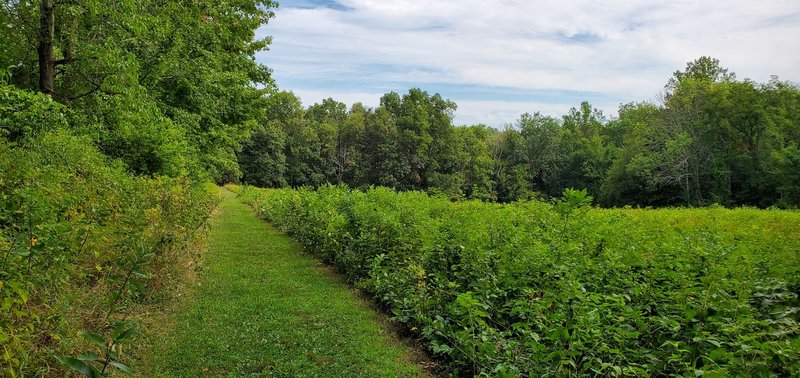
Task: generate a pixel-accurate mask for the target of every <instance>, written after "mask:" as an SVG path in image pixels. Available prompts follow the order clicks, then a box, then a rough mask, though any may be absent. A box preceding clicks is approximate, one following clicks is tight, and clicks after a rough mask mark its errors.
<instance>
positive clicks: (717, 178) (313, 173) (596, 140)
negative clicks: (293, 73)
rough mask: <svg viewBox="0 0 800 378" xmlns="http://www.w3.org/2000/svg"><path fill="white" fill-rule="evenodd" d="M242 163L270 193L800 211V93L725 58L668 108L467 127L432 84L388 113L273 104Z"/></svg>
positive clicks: (696, 69) (700, 63)
mask: <svg viewBox="0 0 800 378" xmlns="http://www.w3.org/2000/svg"><path fill="white" fill-rule="evenodd" d="M267 102H268V104H267V105H266V112H267V118H268V119H269V121H268V122H266V123H263V124H260V125H259V126H258V127H257V128H256V129H255V131H254V132H253V134H252V136H251V138H250V139H249V140H248V141H247V142H245V143H244V147H243V149H242V151H241V153H240V154H239V163H240V165H241V169H242V172H243V179H242V180H243V182H244V183H248V184H252V185H256V186H261V187H299V186H312V187H317V186H319V185H322V184H324V183H333V184H341V183H344V184H347V185H349V186H351V187H360V188H364V187H368V186H386V187H391V188H395V189H398V190H425V191H428V192H430V193H440V194H443V195H445V196H448V197H450V198H453V199H458V198H470V199H481V200H489V201H501V202H510V201H514V200H518V199H526V198H532V197H533V198H536V197H538V198H554V197H558V196H559V195H560V194H561V193H562V191H563V190H564V189H566V188H587V189H588V191H589V193H590V194H591V195H593V196H594V197H595V198H597V200H598V202H599V204H600V205H602V206H607V207H612V206H625V205H632V206H705V205H711V204H720V205H723V206H728V207H734V206H757V207H762V208H763V207H769V206H779V207H797V206H798V205H800V150H799V149H798V143H800V88H798V86H797V85H796V84H794V83H791V82H785V81H780V80H778V79H777V78H773V79H772V80H770V81H769V82H767V83H756V82H753V81H752V80H747V79H746V80H737V79H736V76H735V74H734V73H732V72H729V71H728V69H726V68H723V67H722V66H721V65H720V62H719V61H718V60H716V59H714V58H710V57H701V58H699V59H697V60H694V61H692V62H689V63H688V64H687V65H686V67H685V69H684V70H682V71H676V72H675V74H674V76H673V77H672V78H670V79H669V81H668V83H667V85H666V86H665V89H664V92H663V94H662V101H661V103H659V104H654V103H649V102H632V103H628V104H624V105H621V106H620V108H619V113H618V115H616V116H614V117H611V118H608V117H606V116H605V115H604V114H602V112H600V111H599V110H597V109H594V108H593V107H592V106H591V105H590V104H589V103H587V102H584V103H582V104H580V106H578V107H576V108H572V109H570V110H569V111H568V113H567V114H566V115H564V116H563V117H561V118H556V117H552V116H546V115H542V114H541V113H538V112H537V113H532V114H527V113H526V114H523V115H521V116H520V118H519V119H518V120H517V121H516V122H515V123H513V124H509V125H507V126H506V127H505V128H504V129H502V130H497V129H494V128H491V127H487V126H485V125H474V126H454V125H453V113H454V111H455V110H456V107H457V105H456V103H454V102H452V101H449V100H447V99H444V98H442V96H440V95H438V94H435V95H430V94H428V93H427V92H425V91H422V90H420V89H411V90H410V91H409V92H408V93H407V94H405V95H402V96H401V95H399V94H397V93H394V92H391V93H388V94H386V95H384V96H383V97H382V98H381V99H380V105H379V106H378V107H376V108H369V107H365V106H364V105H362V104H354V105H353V106H352V107H351V108H350V109H347V106H346V105H345V104H343V103H341V102H337V101H336V100H334V99H326V100H324V101H322V103H318V104H314V105H312V106H310V107H308V108H303V107H302V106H301V101H300V99H299V98H298V97H297V96H295V95H294V94H293V93H291V92H278V93H276V94H274V95H272V96H270V98H269V99H268V100H267Z"/></svg>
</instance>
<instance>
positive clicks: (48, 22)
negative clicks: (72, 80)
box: [39, 0, 56, 96]
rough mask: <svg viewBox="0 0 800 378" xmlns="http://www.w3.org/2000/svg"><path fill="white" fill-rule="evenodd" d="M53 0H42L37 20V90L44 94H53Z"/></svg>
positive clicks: (54, 19) (54, 20) (54, 18)
mask: <svg viewBox="0 0 800 378" xmlns="http://www.w3.org/2000/svg"><path fill="white" fill-rule="evenodd" d="M54 8H55V6H54V0H42V6H41V17H40V18H39V90H40V91H42V93H44V94H48V95H51V96H52V95H53V93H55V61H54V60H53V39H54V37H55V33H56V32H55V26H56V17H55V9H54Z"/></svg>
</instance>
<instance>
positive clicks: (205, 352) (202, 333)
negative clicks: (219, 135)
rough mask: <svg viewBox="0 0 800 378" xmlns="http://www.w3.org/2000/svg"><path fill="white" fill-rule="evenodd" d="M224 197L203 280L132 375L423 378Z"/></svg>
mask: <svg viewBox="0 0 800 378" xmlns="http://www.w3.org/2000/svg"><path fill="white" fill-rule="evenodd" d="M223 191H224V199H223V201H222V203H221V204H220V207H219V209H218V212H217V214H216V216H215V217H214V219H213V220H212V222H211V226H210V232H209V240H208V251H207V252H206V253H205V256H204V258H203V270H202V271H201V273H200V274H199V277H198V278H197V282H195V283H193V284H192V287H191V288H190V289H188V290H187V293H185V295H183V296H182V298H183V299H180V301H179V302H178V303H177V304H176V305H175V306H173V307H174V308H173V309H172V310H169V311H168V312H169V313H168V314H167V315H166V316H165V319H164V320H163V321H161V320H160V321H158V323H159V324H155V325H153V326H152V327H159V328H162V330H161V331H158V330H154V331H151V335H150V336H148V335H145V337H146V338H149V340H146V343H147V344H150V348H149V350H147V351H146V352H145V354H146V355H145V356H144V357H143V359H142V361H140V362H139V363H137V364H136V366H135V368H136V374H137V375H140V376H147V377H151V376H159V377H165V376H166V377H194V376H242V375H245V376H286V377H313V376H320V377H356V376H364V377H381V376H387V377H394V376H424V375H425V372H424V370H423V369H422V368H420V366H419V365H418V364H416V363H415V361H418V356H419V354H418V352H416V351H414V350H413V349H412V348H410V347H408V346H406V345H404V344H403V343H402V342H400V341H398V340H397V339H395V338H394V337H393V336H392V335H391V332H390V330H389V328H388V325H387V323H386V320H385V319H384V318H383V317H382V316H381V315H379V314H377V313H376V312H375V311H374V310H372V309H370V308H369V306H368V305H366V303H365V302H364V301H363V300H361V299H360V298H359V296H358V294H357V293H355V292H354V291H353V290H352V289H349V288H348V286H347V285H346V284H345V283H344V282H343V281H342V280H341V279H340V278H338V277H336V276H335V275H333V274H331V273H330V271H329V270H328V269H327V268H325V267H323V266H321V265H320V263H319V262H318V261H317V260H315V259H314V258H312V257H310V256H306V255H304V254H302V253H301V247H300V246H299V245H298V244H296V243H295V242H293V241H292V240H291V239H289V238H288V237H287V236H286V235H283V234H281V233H280V232H279V231H277V230H276V229H274V228H273V227H272V226H270V225H268V224H266V223H264V222H262V221H259V220H258V219H257V218H256V217H255V215H254V214H253V213H252V210H251V209H250V208H249V207H247V206H246V205H244V204H242V203H241V202H239V201H238V200H237V199H236V198H235V195H234V194H232V193H231V192H229V191H227V190H223Z"/></svg>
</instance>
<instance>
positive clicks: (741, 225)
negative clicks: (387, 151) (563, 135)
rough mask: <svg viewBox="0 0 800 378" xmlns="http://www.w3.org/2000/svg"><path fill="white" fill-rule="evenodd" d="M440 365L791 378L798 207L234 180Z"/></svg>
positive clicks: (799, 351)
mask: <svg viewBox="0 0 800 378" xmlns="http://www.w3.org/2000/svg"><path fill="white" fill-rule="evenodd" d="M240 195H241V196H242V197H243V198H244V199H245V200H246V201H247V202H248V203H250V204H251V205H252V206H253V207H254V208H255V209H257V211H258V213H259V214H260V215H261V216H262V217H264V218H266V219H267V220H269V221H271V222H273V223H275V224H276V225H278V226H279V227H281V228H282V229H283V230H285V231H287V232H288V233H289V234H290V235H292V236H293V237H294V238H296V239H297V240H298V241H299V242H301V243H303V244H304V246H305V250H306V251H308V252H309V253H311V254H314V255H316V256H319V257H320V258H322V259H324V260H325V261H327V262H329V263H331V264H333V265H335V266H336V267H337V268H338V269H339V270H340V271H341V272H343V273H344V274H346V275H347V277H348V278H349V279H350V280H351V281H352V282H353V283H355V284H356V285H358V286H359V287H361V288H363V289H365V290H366V291H368V292H369V293H371V294H372V295H374V297H375V298H376V299H377V300H378V301H379V302H380V303H381V304H382V305H383V306H385V308H386V310H387V311H389V312H391V313H392V314H393V315H394V317H395V318H396V319H397V320H399V321H400V322H402V323H404V324H405V325H407V326H408V328H409V329H410V330H412V331H413V332H415V333H416V334H417V335H418V336H419V337H421V338H422V339H424V340H425V342H426V343H427V345H428V346H429V348H430V351H431V352H432V353H434V354H435V355H437V356H440V357H441V358H442V359H443V360H444V361H447V364H448V366H449V367H450V368H451V369H452V372H453V374H454V375H458V376H463V375H492V376H518V375H526V376H565V375H608V376H701V375H703V376H771V375H774V376H797V375H800V333H799V331H798V324H799V323H798V322H799V321H800V301H798V294H799V292H800V213H798V212H788V211H762V210H755V209H738V210H727V209H723V208H711V209H664V210H638V209H617V210H601V209H592V208H590V207H588V206H585V204H586V203H587V202H588V201H590V198H587V197H586V196H585V192H584V193H581V192H578V191H567V192H565V198H563V199H562V200H561V201H559V202H557V203H555V204H550V203H544V202H536V201H531V202H519V203H513V204H507V205H499V204H489V203H482V202H477V201H465V202H458V203H452V202H450V201H448V200H446V199H440V198H434V197H429V196H427V195H425V194H423V193H418V192H405V193H397V192H394V191H392V190H389V189H385V188H374V189H370V190H368V191H366V192H361V191H351V190H348V189H346V188H342V187H323V188H320V189H318V190H317V191H312V190H307V189H301V190H262V189H256V188H249V187H246V188H243V190H242V191H241V193H240Z"/></svg>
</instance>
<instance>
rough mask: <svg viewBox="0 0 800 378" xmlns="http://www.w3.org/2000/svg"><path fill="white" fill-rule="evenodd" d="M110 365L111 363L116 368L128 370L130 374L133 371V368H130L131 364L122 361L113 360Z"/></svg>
mask: <svg viewBox="0 0 800 378" xmlns="http://www.w3.org/2000/svg"><path fill="white" fill-rule="evenodd" d="M109 365H111V366H113V367H115V368H117V369H119V370H122V371H124V372H126V373H128V374H131V373H133V370H132V369H131V368H130V366H128V365H125V364H123V363H121V362H117V361H111V363H110V364H109Z"/></svg>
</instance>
